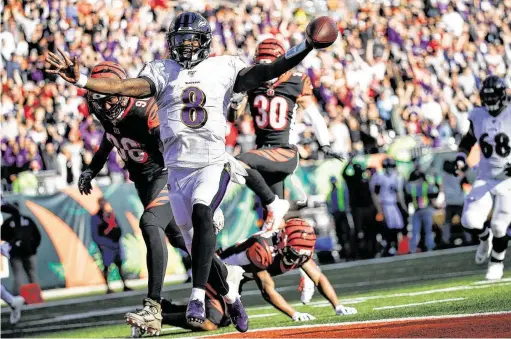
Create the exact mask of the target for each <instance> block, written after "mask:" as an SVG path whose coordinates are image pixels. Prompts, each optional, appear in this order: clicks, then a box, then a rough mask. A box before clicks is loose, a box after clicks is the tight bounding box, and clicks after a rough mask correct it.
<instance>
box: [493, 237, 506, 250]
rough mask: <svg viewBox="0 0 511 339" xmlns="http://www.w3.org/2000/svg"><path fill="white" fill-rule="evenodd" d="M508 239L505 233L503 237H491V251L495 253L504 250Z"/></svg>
mask: <svg viewBox="0 0 511 339" xmlns="http://www.w3.org/2000/svg"><path fill="white" fill-rule="evenodd" d="M508 241H509V238H508V236H507V235H504V236H503V237H493V241H492V245H493V251H495V252H497V253H502V252H504V251H505V250H507V243H508Z"/></svg>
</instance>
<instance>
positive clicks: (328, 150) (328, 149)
mask: <svg viewBox="0 0 511 339" xmlns="http://www.w3.org/2000/svg"><path fill="white" fill-rule="evenodd" d="M319 150H320V151H321V152H323V153H324V154H325V157H332V158H336V159H337V160H340V161H344V160H345V159H344V157H343V156H341V155H339V154H337V153H335V152H334V151H332V148H331V147H330V146H329V145H323V146H320V148H319Z"/></svg>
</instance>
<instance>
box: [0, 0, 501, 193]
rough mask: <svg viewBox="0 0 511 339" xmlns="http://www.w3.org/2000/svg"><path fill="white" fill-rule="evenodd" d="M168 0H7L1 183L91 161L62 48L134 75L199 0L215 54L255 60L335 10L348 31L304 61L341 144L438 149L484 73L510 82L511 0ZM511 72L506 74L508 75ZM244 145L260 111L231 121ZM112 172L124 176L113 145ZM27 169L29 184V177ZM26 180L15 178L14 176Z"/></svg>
mask: <svg viewBox="0 0 511 339" xmlns="http://www.w3.org/2000/svg"><path fill="white" fill-rule="evenodd" d="M310 3H312V2H306V1H304V2H297V1H286V0H280V1H267V0H263V1H261V0H244V1H241V2H229V1H193V2H187V1H163V0H131V1H128V0H112V1H92V0H60V1H56V0H52V1H48V2H47V1H42V0H23V1H20V0H7V1H5V2H2V4H3V6H4V7H3V8H0V10H1V13H2V32H1V34H0V41H1V42H0V43H1V47H2V48H1V59H0V69H1V74H0V77H1V81H2V95H1V119H2V121H1V122H2V127H1V132H2V143H1V147H2V181H3V186H4V188H5V189H6V190H14V191H19V190H20V189H21V187H23V186H26V185H24V184H26V183H30V182H31V181H32V180H33V178H32V175H33V173H40V172H41V171H44V170H50V171H53V172H51V173H53V174H56V175H57V179H56V182H55V187H61V186H63V185H66V184H74V183H76V182H77V180H78V176H79V173H80V170H81V168H82V167H83V166H84V164H87V163H88V162H90V160H91V158H92V154H93V152H94V150H95V149H96V147H98V145H99V142H100V140H101V135H102V131H101V128H100V126H98V124H97V123H96V122H95V121H94V119H93V118H92V117H90V116H89V115H88V109H87V105H86V103H85V102H84V99H83V97H82V96H83V94H84V93H83V91H81V90H79V89H77V88H75V87H73V86H69V85H67V84H65V83H64V82H63V81H62V80H61V79H59V80H58V81H57V83H56V84H55V83H53V81H52V82H49V81H47V80H48V79H51V80H54V78H53V76H52V75H50V74H46V73H44V72H43V70H42V69H43V66H44V61H43V60H44V58H45V56H46V55H47V53H48V51H52V50H55V47H60V48H61V49H63V50H65V51H67V52H68V53H69V54H70V55H71V56H77V57H78V58H79V61H80V63H81V64H82V65H83V66H84V69H83V70H82V71H83V72H85V73H87V72H88V71H90V69H91V68H92V67H93V66H94V65H95V64H96V63H98V62H100V61H103V60H108V61H115V62H118V63H119V64H121V65H122V66H123V67H124V68H125V69H126V70H127V71H128V73H129V75H131V76H136V75H137V73H138V72H139V70H140V69H141V68H142V66H143V63H144V62H147V61H150V60H153V59H157V58H162V57H165V53H166V41H165V31H166V30H167V28H168V25H169V23H170V21H171V20H172V18H173V17H174V16H175V14H176V13H178V12H179V11H181V10H197V11H199V12H201V13H203V14H204V15H205V16H206V17H207V18H208V20H209V22H210V24H211V27H212V30H213V35H214V37H213V44H212V52H213V55H221V54H224V53H229V54H240V55H243V56H244V57H245V58H246V61H247V62H251V59H252V56H253V53H254V51H255V47H256V45H257V43H258V42H259V41H261V40H263V39H264V38H267V37H270V36H276V37H278V38H279V39H281V40H282V41H284V42H285V44H286V46H287V47H289V46H292V45H294V44H295V43H296V42H298V41H300V40H301V39H303V31H304V28H305V25H306V23H307V22H308V20H309V18H310V17H312V16H317V15H320V14H324V13H326V12H327V11H328V13H329V15H330V16H332V17H333V18H334V19H336V20H337V22H338V26H339V31H340V33H341V39H339V40H338V41H337V43H336V44H335V45H334V46H333V47H331V48H330V49H328V50H326V51H320V52H314V53H313V55H311V56H309V57H308V58H307V59H306V60H305V61H304V62H303V64H302V65H301V68H302V69H303V70H304V71H306V72H307V74H308V75H309V76H310V77H311V79H312V83H313V85H314V86H315V90H314V95H315V96H316V99H317V101H318V104H319V106H320V108H321V110H322V112H323V114H324V117H325V119H326V120H327V122H328V124H329V128H330V133H331V135H330V137H331V141H332V147H333V149H334V151H336V152H338V153H342V154H354V153H374V152H378V151H382V150H385V147H386V146H387V145H388V144H389V143H390V142H391V141H392V139H393V138H395V137H396V136H399V135H413V136H420V137H421V140H422V141H423V142H424V143H425V144H426V145H430V146H433V147H440V146H443V145H448V144H452V143H454V142H455V140H456V139H458V138H459V137H460V135H462V134H463V133H464V132H465V131H466V130H467V128H468V121H467V118H466V117H467V112H468V111H469V110H470V109H471V107H472V106H473V105H474V104H477V103H478V100H479V99H478V96H477V88H478V85H479V83H480V82H481V79H483V78H484V77H485V76H486V75H487V74H490V73H491V74H499V75H502V76H505V77H506V79H507V81H509V79H510V76H511V74H510V71H509V70H511V68H510V67H508V66H509V63H510V61H511V45H510V43H511V32H510V20H511V19H510V18H511V16H510V14H511V1H510V0H505V1H497V0H495V1H489V0H484V1H480V0H475V1H464V0H456V1H448V0H428V1H419V0H402V1H399V0H395V1H371V2H369V1H367V2H366V1H358V2H357V1H353V0H352V1H346V2H341V1H323V2H321V1H320V2H314V3H315V5H314V7H311V5H310ZM506 72H507V73H506ZM230 128H231V130H230V133H229V135H228V140H227V143H228V146H229V147H230V148H231V149H232V150H233V152H239V151H240V150H241V149H243V150H246V149H250V148H251V147H252V145H253V142H254V135H253V133H254V129H253V126H252V121H251V118H250V116H249V115H244V116H242V117H241V118H240V119H239V121H238V122H237V124H236V125H233V126H230ZM295 131H296V134H297V135H298V137H299V140H300V142H301V143H302V145H303V146H302V147H301V149H300V153H301V156H302V159H316V158H318V157H321V154H318V151H317V144H316V143H315V142H314V135H313V133H312V131H311V128H310V127H309V126H308V125H307V122H306V121H304V119H303V117H302V116H300V115H298V118H297V120H296V125H295ZM103 174H104V175H105V176H109V177H114V178H120V180H122V179H123V178H124V175H123V170H122V161H121V160H120V158H119V157H118V156H116V155H115V154H114V153H113V154H112V155H111V157H110V160H109V162H108V168H105V169H104V173H103ZM20 180H21V183H20ZM17 183H18V184H17Z"/></svg>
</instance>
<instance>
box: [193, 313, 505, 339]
mask: <svg viewBox="0 0 511 339" xmlns="http://www.w3.org/2000/svg"><path fill="white" fill-rule="evenodd" d="M499 314H510V315H511V311H501V312H485V313H472V314H450V315H434V316H425V317H403V318H388V319H378V320H364V321H347V322H343V323H327V324H313V325H300V326H280V327H267V328H261V329H254V330H249V331H248V333H251V332H267V331H275V330H282V329H300V328H303V329H308V328H316V327H343V326H350V325H359V324H378V323H389V322H403V321H414V320H435V319H451V318H452V319H456V318H469V317H481V316H488V315H499ZM230 333H236V332H235V331H232V332H228V333H222V334H210V335H204V336H200V337H199V336H198V337H193V338H205V337H213V336H215V337H217V336H218V337H220V336H222V335H223V334H230ZM187 339H192V337H188V338H187Z"/></svg>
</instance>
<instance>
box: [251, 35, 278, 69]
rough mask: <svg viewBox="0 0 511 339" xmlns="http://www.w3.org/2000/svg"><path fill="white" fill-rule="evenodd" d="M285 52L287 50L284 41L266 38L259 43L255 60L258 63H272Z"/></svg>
mask: <svg viewBox="0 0 511 339" xmlns="http://www.w3.org/2000/svg"><path fill="white" fill-rule="evenodd" d="M285 53H286V50H285V48H284V45H283V44H282V42H280V41H279V40H277V39H274V38H268V39H264V40H263V41H261V42H260V43H259V45H257V49H256V52H255V55H254V61H255V63H256V64H260V63H272V62H274V61H275V59H277V58H278V57H280V56H281V55H284V54H285Z"/></svg>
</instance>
